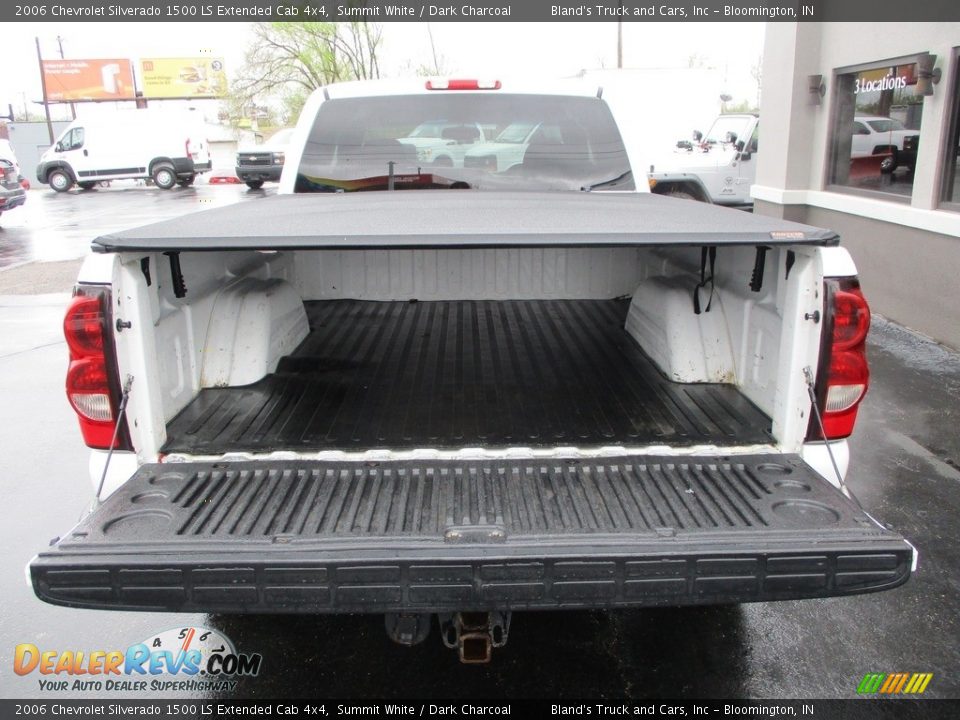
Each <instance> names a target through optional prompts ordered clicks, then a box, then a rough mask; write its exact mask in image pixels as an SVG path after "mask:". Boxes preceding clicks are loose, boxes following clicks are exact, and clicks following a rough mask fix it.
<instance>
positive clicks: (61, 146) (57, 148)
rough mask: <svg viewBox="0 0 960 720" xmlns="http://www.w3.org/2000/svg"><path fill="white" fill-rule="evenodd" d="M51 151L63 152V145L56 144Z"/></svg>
mask: <svg viewBox="0 0 960 720" xmlns="http://www.w3.org/2000/svg"><path fill="white" fill-rule="evenodd" d="M53 149H54V150H56V151H57V152H63V143H57V144H56V145H54V146H53Z"/></svg>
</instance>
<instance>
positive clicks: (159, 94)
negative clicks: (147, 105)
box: [140, 57, 227, 99]
mask: <svg viewBox="0 0 960 720" xmlns="http://www.w3.org/2000/svg"><path fill="white" fill-rule="evenodd" d="M140 69H141V77H142V79H143V88H142V89H143V95H144V97H146V98H150V99H154V98H219V97H224V96H225V95H226V94H227V74H226V71H225V70H224V65H223V58H215V57H183V58H143V59H142V60H141V61H140Z"/></svg>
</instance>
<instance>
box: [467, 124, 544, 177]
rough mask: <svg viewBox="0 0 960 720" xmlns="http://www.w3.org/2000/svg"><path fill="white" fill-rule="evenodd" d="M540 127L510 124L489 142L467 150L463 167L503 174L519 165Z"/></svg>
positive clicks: (538, 125)
mask: <svg viewBox="0 0 960 720" xmlns="http://www.w3.org/2000/svg"><path fill="white" fill-rule="evenodd" d="M541 125H542V123H539V122H526V121H524V122H514V123H511V124H510V125H509V126H507V127H506V128H504V129H503V130H502V131H501V132H500V134H498V135H497V136H496V137H495V138H494V139H493V140H492V141H491V142H485V143H483V144H481V145H475V146H474V147H472V148H470V149H469V150H467V152H466V154H465V156H464V160H463V163H464V165H465V166H467V167H479V168H483V169H485V170H491V171H495V172H503V171H504V170H508V169H510V168H511V167H513V166H514V165H519V164H520V163H521V162H523V157H524V155H525V154H526V152H527V147H528V146H529V145H530V141H531V140H532V139H533V138H534V135H535V134H536V132H537V130H539V129H540V127H541Z"/></svg>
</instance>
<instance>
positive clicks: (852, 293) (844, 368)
mask: <svg viewBox="0 0 960 720" xmlns="http://www.w3.org/2000/svg"><path fill="white" fill-rule="evenodd" d="M824 293H825V299H826V302H825V310H826V312H825V314H824V322H825V323H826V325H825V327H824V332H825V334H826V342H825V343H824V345H823V348H822V349H821V357H820V367H819V369H818V371H817V387H816V396H817V403H818V405H819V406H820V411H821V412H822V413H823V434H821V433H820V428H819V427H818V426H817V424H816V422H815V421H812V422H811V423H810V426H809V430H808V433H807V439H808V440H824V439H826V440H839V439H841V438H845V437H848V436H849V435H850V434H851V433H852V432H853V426H854V425H855V424H856V422H857V411H858V409H859V407H860V401H861V400H863V396H864V395H866V393H867V387H868V386H869V384H870V370H869V368H868V366H867V353H866V340H867V331H868V330H869V329H870V308H869V306H868V305H867V301H866V299H865V298H864V297H863V293H862V292H861V290H860V282H859V281H858V280H857V279H856V278H840V279H827V280H825V281H824Z"/></svg>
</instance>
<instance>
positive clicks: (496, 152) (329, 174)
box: [295, 93, 634, 192]
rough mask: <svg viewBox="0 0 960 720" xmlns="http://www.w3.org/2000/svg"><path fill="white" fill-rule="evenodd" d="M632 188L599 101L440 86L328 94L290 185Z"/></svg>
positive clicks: (305, 188) (301, 188) (309, 188)
mask: <svg viewBox="0 0 960 720" xmlns="http://www.w3.org/2000/svg"><path fill="white" fill-rule="evenodd" d="M387 189H394V190H414V189H415V190H423V189H474V190H509V189H517V190H575V191H578V190H585V189H590V190H607V189H610V190H633V189H634V183H633V178H632V175H631V173H630V165H629V162H628V160H627V154H626V151H625V150H624V146H623V140H622V139H621V137H620V133H619V131H618V130H617V127H616V124H615V122H614V120H613V117H612V116H611V114H610V110H609V109H608V107H607V105H606V103H604V102H603V101H602V100H600V99H598V98H584V97H567V96H552V95H510V94H502V95H501V94H496V95H493V94H479V93H478V94H474V93H443V94H431V95H418V96H409V95H408V96H386V97H372V98H370V97H367V98H345V99H336V100H328V101H326V102H324V103H323V104H322V105H321V106H320V111H319V112H318V113H317V117H316V120H315V121H314V124H313V128H312V130H311V132H310V137H309V139H308V141H307V144H306V146H305V148H304V152H303V157H302V160H301V163H300V167H299V168H298V171H297V179H296V186H295V191H296V192H351V191H358V190H387Z"/></svg>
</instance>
